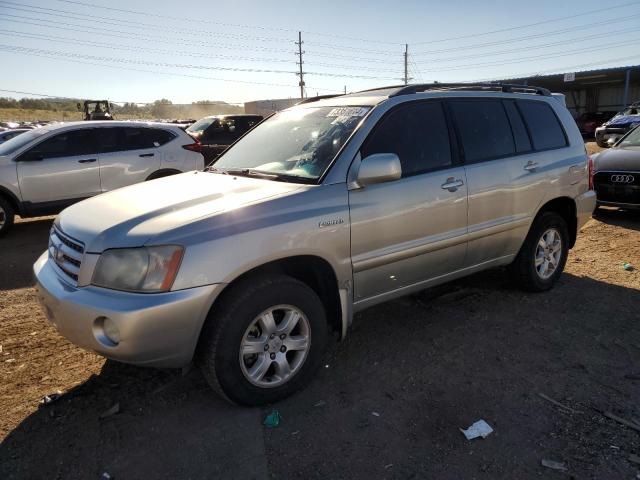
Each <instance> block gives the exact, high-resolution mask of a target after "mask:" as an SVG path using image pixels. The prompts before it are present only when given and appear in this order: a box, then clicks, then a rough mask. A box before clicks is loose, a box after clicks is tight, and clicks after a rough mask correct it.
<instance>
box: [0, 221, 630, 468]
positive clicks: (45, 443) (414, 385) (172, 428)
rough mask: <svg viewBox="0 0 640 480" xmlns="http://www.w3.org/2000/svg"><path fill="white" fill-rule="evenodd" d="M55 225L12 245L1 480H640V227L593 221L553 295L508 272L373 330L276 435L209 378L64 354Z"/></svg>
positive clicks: (31, 230)
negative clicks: (54, 271)
mask: <svg viewBox="0 0 640 480" xmlns="http://www.w3.org/2000/svg"><path fill="white" fill-rule="evenodd" d="M50 222H51V220H50V219H37V220H33V221H23V222H20V223H18V224H17V225H16V228H15V230H14V231H13V232H12V233H11V234H10V235H9V236H8V237H7V238H5V239H2V240H0V252H1V253H0V344H1V345H2V351H1V352H0V378H1V379H2V381H1V383H0V411H2V412H3V414H2V415H1V416H0V438H2V439H3V441H2V444H1V445H0V478H3V479H13V478H16V479H17V478H29V479H32V478H33V479H38V478H43V479H44V478H46V479H55V478H64V479H67V478H83V479H85V478H100V475H102V473H103V472H108V473H109V474H110V475H112V476H114V477H115V478H118V479H129V478H294V477H295V478H299V477H301V478H439V479H440V478H456V479H459V478H488V479H495V478H505V479H506V478H509V479H512V478H519V479H524V478H569V477H570V476H572V477H574V478H599V479H602V478H604V479H607V478H611V479H614V478H615V479H619V478H629V479H631V478H636V475H637V474H638V470H639V468H640V465H638V464H637V463H634V462H633V461H631V460H629V457H630V455H632V454H636V455H640V432H639V431H636V430H634V429H633V428H632V427H629V426H625V425H622V424H621V423H619V422H617V421H615V420H612V419H610V418H608V417H606V416H604V415H603V412H611V413H612V414H614V415H617V416H618V417H620V418H622V419H626V420H628V421H630V422H636V423H640V409H639V404H638V399H639V398H640V325H639V324H638V319H639V316H638V312H639V311H640V295H639V291H638V290H639V289H640V272H639V271H638V270H634V271H626V270H624V269H623V268H622V264H623V263H624V262H629V263H631V264H633V265H637V266H638V267H640V216H638V215H633V214H630V213H626V212H620V211H615V210H605V211H602V212H601V213H599V214H598V216H597V218H595V219H593V220H591V221H590V222H589V223H588V224H587V225H586V226H585V227H584V228H583V231H582V233H581V235H580V236H579V240H578V243H577V245H576V248H575V249H574V250H573V251H572V253H571V255H570V258H569V261H568V263H567V267H566V273H565V274H564V275H563V276H562V278H561V281H560V282H559V284H558V285H557V286H556V288H555V289H554V290H552V291H551V292H548V293H544V294H525V293H522V292H520V291H518V290H516V289H514V288H513V287H512V286H511V285H510V284H509V283H508V281H507V280H506V277H505V275H504V272H503V271H502V270H494V271H489V272H485V273H482V274H478V275H475V276H473V277H470V278H468V279H465V280H462V281H458V282H455V283H452V284H448V285H446V286H443V287H439V288H436V289H432V290H428V291H425V292H424V293H421V294H420V295H416V296H412V297H408V298H405V299H401V300H397V301H393V302H389V303H387V304H384V305H380V306H377V307H374V308H371V309H369V310H367V311H365V312H362V313H360V314H359V315H358V316H357V318H356V320H355V322H354V328H353V330H352V331H351V333H350V335H349V337H348V338H347V340H346V341H345V342H343V343H341V344H337V345H336V346H335V347H333V348H332V349H331V350H330V351H329V352H328V353H327V357H326V362H325V364H326V366H325V368H323V369H322V370H321V371H320V372H319V374H318V376H317V378H316V379H315V380H314V381H313V382H312V383H311V385H310V386H309V387H308V388H306V389H305V390H303V391H302V392H300V393H298V394H296V395H295V396H293V397H291V398H289V399H287V400H285V401H283V402H280V403H279V404H277V405H275V406H274V408H277V409H278V410H279V411H280V413H281V415H282V421H281V424H280V426H279V427H277V428H274V429H264V427H262V425H261V422H262V419H263V418H264V416H265V415H266V414H267V413H269V412H270V411H271V408H262V409H258V408H254V409H248V408H237V407H231V406H228V405H226V404H224V403H223V402H221V401H220V400H219V399H218V398H217V397H215V396H214V395H213V394H212V393H211V392H210V391H209V389H208V387H207V385H206V384H205V382H204V381H203V379H202V378H201V376H200V374H199V373H198V372H197V371H196V370H192V371H191V372H188V373H187V374H185V375H183V374H181V373H180V372H176V371H172V370H153V369H143V368H136V367H131V366H126V365H121V364H117V363H115V362H108V361H107V362H105V360H104V359H102V358H100V357H98V356H95V355H93V354H91V353H88V352H84V351H82V350H80V349H79V348H76V347H74V346H73V345H71V344H69V343H68V342H66V341H65V340H64V339H63V338H61V337H60V336H59V335H58V334H57V333H56V332H55V330H54V329H52V328H51V327H50V326H49V325H48V324H47V323H46V322H45V320H44V316H43V314H42V313H41V311H40V309H39V307H38V305H37V303H36V300H35V294H34V290H33V288H32V287H31V264H32V263H33V261H34V260H35V259H36V258H37V256H38V255H39V254H40V252H42V251H43V250H44V248H45V247H46V241H47V233H48V229H49V226H50ZM57 390H60V391H61V392H63V395H62V397H61V398H60V400H59V401H57V402H56V403H54V404H52V405H51V406H48V407H39V401H40V399H41V398H42V396H43V395H45V394H50V393H53V392H56V391H57ZM541 393H542V394H543V395H546V396H547V397H548V398H551V399H553V400H555V401H557V402H559V403H560V404H561V405H563V406H558V405H557V404H554V403H552V402H551V401H549V400H547V399H544V398H542V397H541V396H540V395H539V394H541ZM115 405H117V406H118V408H117V409H116V408H113V409H112V407H114V406H115ZM110 409H112V410H111V411H112V412H113V411H115V410H117V413H115V414H112V415H107V416H105V417H104V418H100V416H101V414H104V413H105V412H108V411H109V410H110ZM479 419H484V420H486V421H487V422H488V423H489V424H490V425H491V426H492V427H493V428H494V432H493V433H492V434H491V435H490V436H488V437H487V438H486V439H476V440H473V441H467V440H466V439H465V438H464V436H463V435H462V434H461V433H460V431H459V428H461V427H462V428H466V427H468V426H469V425H471V424H472V423H473V422H475V421H476V420H479ZM543 459H545V460H553V461H556V462H562V463H564V464H565V466H566V468H567V471H566V472H561V471H554V470H551V469H549V468H546V467H543V466H542V465H541V461H542V460H543Z"/></svg>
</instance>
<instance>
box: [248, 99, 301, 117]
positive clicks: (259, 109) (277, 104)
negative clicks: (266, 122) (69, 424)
mask: <svg viewBox="0 0 640 480" xmlns="http://www.w3.org/2000/svg"><path fill="white" fill-rule="evenodd" d="M299 101H300V99H299V98H280V99H276V100H256V101H254V102H246V103H245V104H244V113H250V114H252V115H262V116H263V117H266V116H267V115H271V114H272V113H275V112H278V111H280V110H284V109H285V108H289V107H293V106H294V105H295V104H296V103H298V102H299Z"/></svg>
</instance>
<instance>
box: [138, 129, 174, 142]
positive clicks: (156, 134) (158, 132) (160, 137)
mask: <svg viewBox="0 0 640 480" xmlns="http://www.w3.org/2000/svg"><path fill="white" fill-rule="evenodd" d="M145 130H146V132H145V133H146V135H147V139H148V140H149V142H150V143H151V144H152V145H153V146H156V147H160V146H162V145H164V144H165V143H168V142H170V141H171V140H173V139H174V138H175V137H174V135H173V133H171V132H169V131H168V130H163V129H161V128H146V129H145Z"/></svg>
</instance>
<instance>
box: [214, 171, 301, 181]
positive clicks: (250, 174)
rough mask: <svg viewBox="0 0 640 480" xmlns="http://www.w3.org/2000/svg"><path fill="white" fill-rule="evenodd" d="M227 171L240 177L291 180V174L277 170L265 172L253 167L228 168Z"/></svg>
mask: <svg viewBox="0 0 640 480" xmlns="http://www.w3.org/2000/svg"><path fill="white" fill-rule="evenodd" d="M225 172H226V173H227V174H229V175H237V176H240V177H256V178H263V179H265V180H277V181H280V182H291V181H292V178H291V177H292V176H291V175H283V174H281V173H275V172H263V171H262V170H254V169H253V168H228V169H226V170H225Z"/></svg>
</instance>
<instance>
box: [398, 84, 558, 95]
mask: <svg viewBox="0 0 640 480" xmlns="http://www.w3.org/2000/svg"><path fill="white" fill-rule="evenodd" d="M427 90H461V91H499V92H504V93H534V94H536V95H543V96H545V97H550V96H551V92H550V91H549V90H548V89H546V88H543V87H534V86H531V85H515V84H511V83H499V82H495V83H492V82H488V83H423V84H417V85H407V86H405V87H402V88H400V89H399V90H398V91H396V92H394V93H392V94H391V95H389V98H391V97H397V96H400V95H410V94H412V93H420V92H425V91H427Z"/></svg>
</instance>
